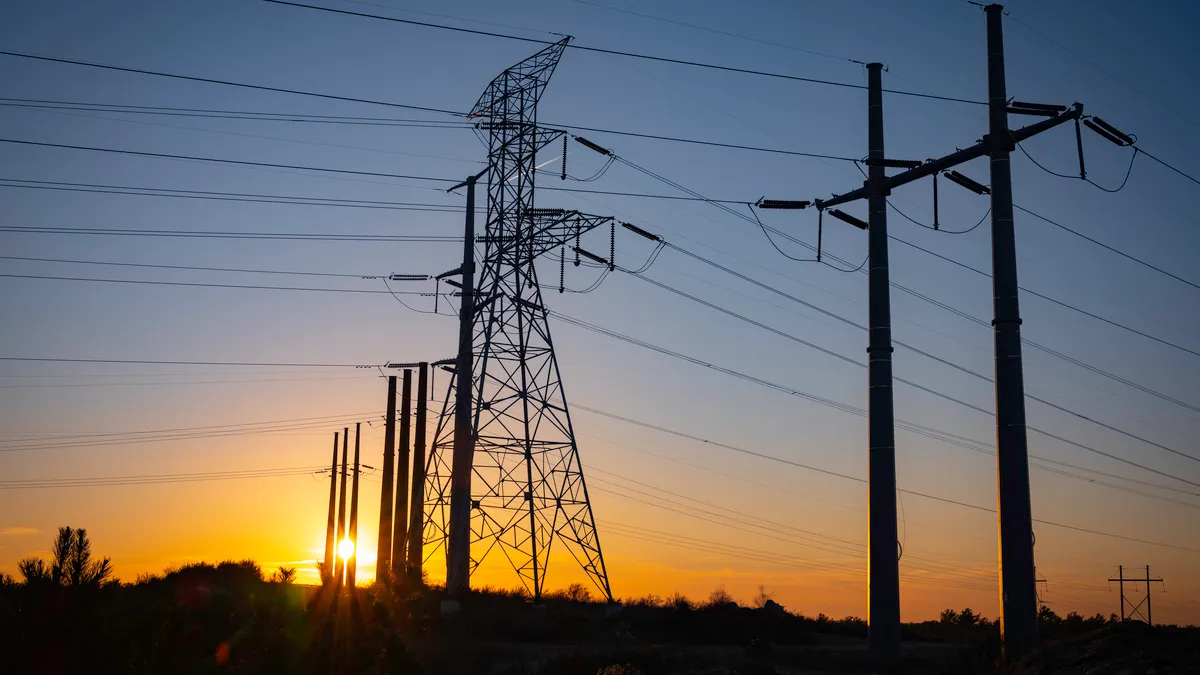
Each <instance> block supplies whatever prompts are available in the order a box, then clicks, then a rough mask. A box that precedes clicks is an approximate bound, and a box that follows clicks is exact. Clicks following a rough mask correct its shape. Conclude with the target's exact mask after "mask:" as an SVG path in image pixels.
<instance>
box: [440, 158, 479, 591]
mask: <svg viewBox="0 0 1200 675" xmlns="http://www.w3.org/2000/svg"><path fill="white" fill-rule="evenodd" d="M484 173H487V170H486V169H485V170H484V171H483V172H482V173H480V174H477V175H475V176H471V177H469V178H467V180H466V182H465V183H464V184H463V185H465V186H466V188H467V214H466V226H465V229H464V230H463V260H462V267H461V268H460V272H461V274H462V306H461V308H460V309H459V312H458V317H459V321H458V360H457V362H456V363H455V366H454V375H455V387H454V452H453V456H452V462H453V464H452V466H451V472H450V532H449V534H448V536H447V539H446V593H447V594H448V595H449V596H450V597H451V598H454V597H457V596H458V595H459V594H460V593H461V592H463V591H465V590H467V588H468V587H469V585H470V574H471V472H472V464H473V461H474V456H475V431H474V429H473V428H472V426H473V425H472V421H473V420H472V419H471V413H472V411H473V410H474V407H473V405H472V402H473V400H474V397H473V396H472V395H471V374H472V372H473V371H474V359H473V358H472V348H473V344H472V334H471V329H472V328H473V327H474V325H475V318H474V317H475V304H474V303H475V182H476V181H477V180H479V178H480V176H482V175H483V174H484Z"/></svg>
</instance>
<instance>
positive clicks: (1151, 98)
mask: <svg viewBox="0 0 1200 675" xmlns="http://www.w3.org/2000/svg"><path fill="white" fill-rule="evenodd" d="M1008 18H1010V19H1012V20H1013V21H1016V22H1017V23H1018V24H1020V25H1021V26H1024V27H1025V29H1026V30H1028V31H1029V32H1031V33H1033V34H1034V35H1036V36H1038V37H1040V38H1042V39H1043V40H1045V41H1046V42H1049V43H1050V44H1052V45H1054V46H1055V47H1058V48H1059V49H1061V50H1063V51H1064V52H1066V53H1068V54H1070V55H1071V56H1074V57H1075V58H1077V59H1079V60H1080V61H1083V62H1084V63H1086V64H1087V65H1089V66H1091V67H1092V68H1095V69H1096V70H1097V71H1099V72H1100V73H1102V74H1104V75H1106V76H1107V77H1109V78H1110V79H1112V80H1113V81H1115V82H1118V83H1120V84H1123V85H1125V86H1126V87H1128V88H1129V89H1132V90H1133V91H1135V92H1137V93H1138V94H1141V95H1142V96H1143V97H1145V98H1146V99H1147V100H1149V101H1152V102H1154V103H1156V104H1158V105H1159V106H1160V107H1161V108H1163V109H1164V110H1166V111H1168V112H1170V113H1172V114H1174V115H1175V116H1176V117H1179V118H1180V119H1182V120H1185V121H1187V122H1191V123H1192V124H1193V125H1195V126H1200V124H1198V123H1197V122H1196V121H1195V120H1193V119H1191V118H1190V117H1187V116H1186V115H1184V114H1183V113H1181V112H1179V111H1177V110H1175V109H1174V108H1171V107H1170V106H1168V105H1167V104H1166V103H1163V102H1162V101H1160V100H1158V99H1157V98H1155V97H1154V96H1151V95H1150V94H1148V93H1146V92H1145V91H1142V90H1141V89H1139V88H1138V87H1136V86H1134V85H1133V84H1130V83H1129V82H1127V81H1126V80H1124V79H1122V78H1120V77H1117V76H1116V75H1114V74H1113V73H1111V72H1109V71H1108V70H1106V69H1105V68H1102V67H1101V66H1100V65H1099V64H1097V63H1095V62H1094V61H1091V60H1089V59H1087V58H1085V57H1084V56H1083V55H1082V54H1080V53H1079V52H1077V51H1075V50H1073V49H1070V48H1069V47H1066V46H1065V45H1063V44H1062V43H1060V42H1058V41H1057V40H1055V39H1053V38H1051V37H1050V36H1049V35H1046V34H1045V33H1043V32H1041V31H1040V30H1038V29H1036V28H1034V27H1033V26H1031V25H1029V24H1028V23H1025V22H1024V21H1022V20H1021V19H1020V18H1019V17H1017V16H1014V15H1012V14H1011V13H1010V14H1008Z"/></svg>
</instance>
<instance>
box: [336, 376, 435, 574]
mask: <svg viewBox="0 0 1200 675" xmlns="http://www.w3.org/2000/svg"><path fill="white" fill-rule="evenodd" d="M414 365H416V367H417V373H418V375H417V397H416V415H415V417H416V420H415V422H416V424H415V425H414V424H413V422H414V420H413V417H414V415H413V396H412V374H413V372H412V369H411V368H405V369H404V372H403V378H402V379H403V384H402V392H401V396H400V401H401V403H400V448H399V453H397V451H396V384H397V382H396V380H397V376H395V375H390V376H388V378H387V380H388V392H387V417H386V420H385V423H384V440H383V476H382V477H383V488H382V491H381V493H380V499H379V539H378V543H377V548H376V558H375V576H376V578H377V579H381V580H382V579H387V578H392V579H412V580H417V581H419V580H420V579H421V566H422V559H423V553H424V552H423V544H424V539H423V536H422V533H423V532H424V516H425V510H424V506H425V490H424V487H425V450H426V433H425V430H426V416H427V412H428V398H429V364H428V363H425V362H422V363H418V364H414ZM414 426H415V429H414ZM361 436H362V424H361V423H357V424H355V425H354V464H353V466H350V464H349V442H350V428H349V427H346V428H344V429H343V430H342V432H341V434H340V439H341V450H342V461H341V468H340V470H339V467H338V441H339V433H338V432H334V434H333V461H332V464H331V465H330V470H329V515H328V519H327V521H326V525H325V564H324V567H323V568H322V578H321V582H322V583H323V584H327V585H328V584H333V585H335V586H342V585H345V586H350V587H353V586H354V585H355V583H356V575H357V571H358V550H359V548H358V483H359V474H360V472H361V469H362V464H361V463H360V453H359V451H360V440H361ZM397 454H398V456H397ZM410 462H411V471H410ZM410 476H411V478H410ZM339 479H340V480H339ZM348 480H349V481H350V491H349V494H350V512H349V523H347V513H346V495H347V490H346V488H347V485H346V483H347V481H348ZM339 484H340V489H339ZM410 484H411V490H410V487H409V486H410ZM393 487H394V489H393ZM393 504H394V506H393Z"/></svg>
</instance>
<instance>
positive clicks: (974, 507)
mask: <svg viewBox="0 0 1200 675" xmlns="http://www.w3.org/2000/svg"><path fill="white" fill-rule="evenodd" d="M572 407H574V408H578V409H580V410H584V411H586V412H591V413H594V414H597V415H601V416H603V417H608V418H610V419H615V420H618V421H621V422H626V423H628V424H632V425H635V426H639V427H643V428H646V429H651V430H654V431H659V432H662V433H665V434H669V435H672V436H678V437H680V438H686V439H689V440H692V441H696V442H699V443H703V444H705V445H710V446H713V447H716V448H722V449H725V450H730V451H733V452H737V453H740V454H745V455H750V456H754V457H758V458H760V459H765V460H768V461H772V462H777V463H779V464H786V465H788V466H793V467H796V468H800V469H805V470H809V471H816V472H818V473H823V474H826V475H829V476H835V477H838V478H843V479H846V480H850V481H854V482H857V483H866V482H867V480H866V479H865V478H858V477H856V476H850V475H847V474H843V473H838V472H836V471H829V470H825V469H820V468H817V467H812V466H809V465H806V464H802V463H800V462H796V461H793V460H790V459H785V458H783V457H778V456H775V455H770V454H767V453H764V452H757V451H754V450H747V449H745V448H740V447H737V446H734V445H729V444H727V443H720V442H717V441H712V440H709V439H706V438H702V437H700V436H694V435H692V434H688V433H686V432H682V431H676V430H674V429H669V428H667V427H663V426H659V425H656V424H650V423H648V422H641V421H638V420H634V419H632V418H629V417H624V416H621V415H616V414H614V413H608V412H605V411H602V410H597V409H596V408H589V407H586V406H581V405H577V404H572ZM900 492H903V493H904V494H910V495H915V496H917V497H922V498H925V499H932V500H935V501H939V502H942V503H946V504H954V505H956V506H961V507H963V508H968V509H972V510H976V511H983V512H986V513H995V512H996V510H995V509H990V508H987V507H985V506H977V505H975V504H969V503H967V502H960V501H957V500H953V499H947V498H945V497H938V496H936V495H930V494H926V493H923V492H917V491H914V490H906V489H903V488H901V489H900ZM1033 520H1034V522H1036V523H1041V524H1043V525H1049V526H1051V527H1061V528H1064V529H1068V530H1074V531H1078V532H1084V533H1088V534H1094V535H1098V536H1104V537H1110V538H1114V539H1122V540H1125V541H1132V542H1136V543H1140V544H1149V545H1152V546H1162V547H1166V548H1173V549H1177V550H1183V551H1188V552H1191V553H1200V549H1194V548H1188V547H1184V546H1176V545H1173V544H1165V543H1161V542H1155V541H1147V540H1143V539H1137V538H1134V537H1126V536H1124V535H1119V534H1113V533H1111V532H1102V531H1099V530H1090V529H1087V528H1082V527H1076V526H1074V525H1065V524H1062V523H1057V522H1054V521H1049V520H1042V519H1038V518H1034V519H1033Z"/></svg>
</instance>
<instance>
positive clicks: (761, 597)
mask: <svg viewBox="0 0 1200 675" xmlns="http://www.w3.org/2000/svg"><path fill="white" fill-rule="evenodd" d="M770 600H771V594H770V593H768V592H767V587H766V586H763V585H762V584H759V586H758V594H756V595H755V596H754V597H753V598H752V599H751V600H750V602H751V603H752V604H753V605H754V606H755V607H757V608H758V609H762V608H763V607H766V606H767V603H768V602H770Z"/></svg>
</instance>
